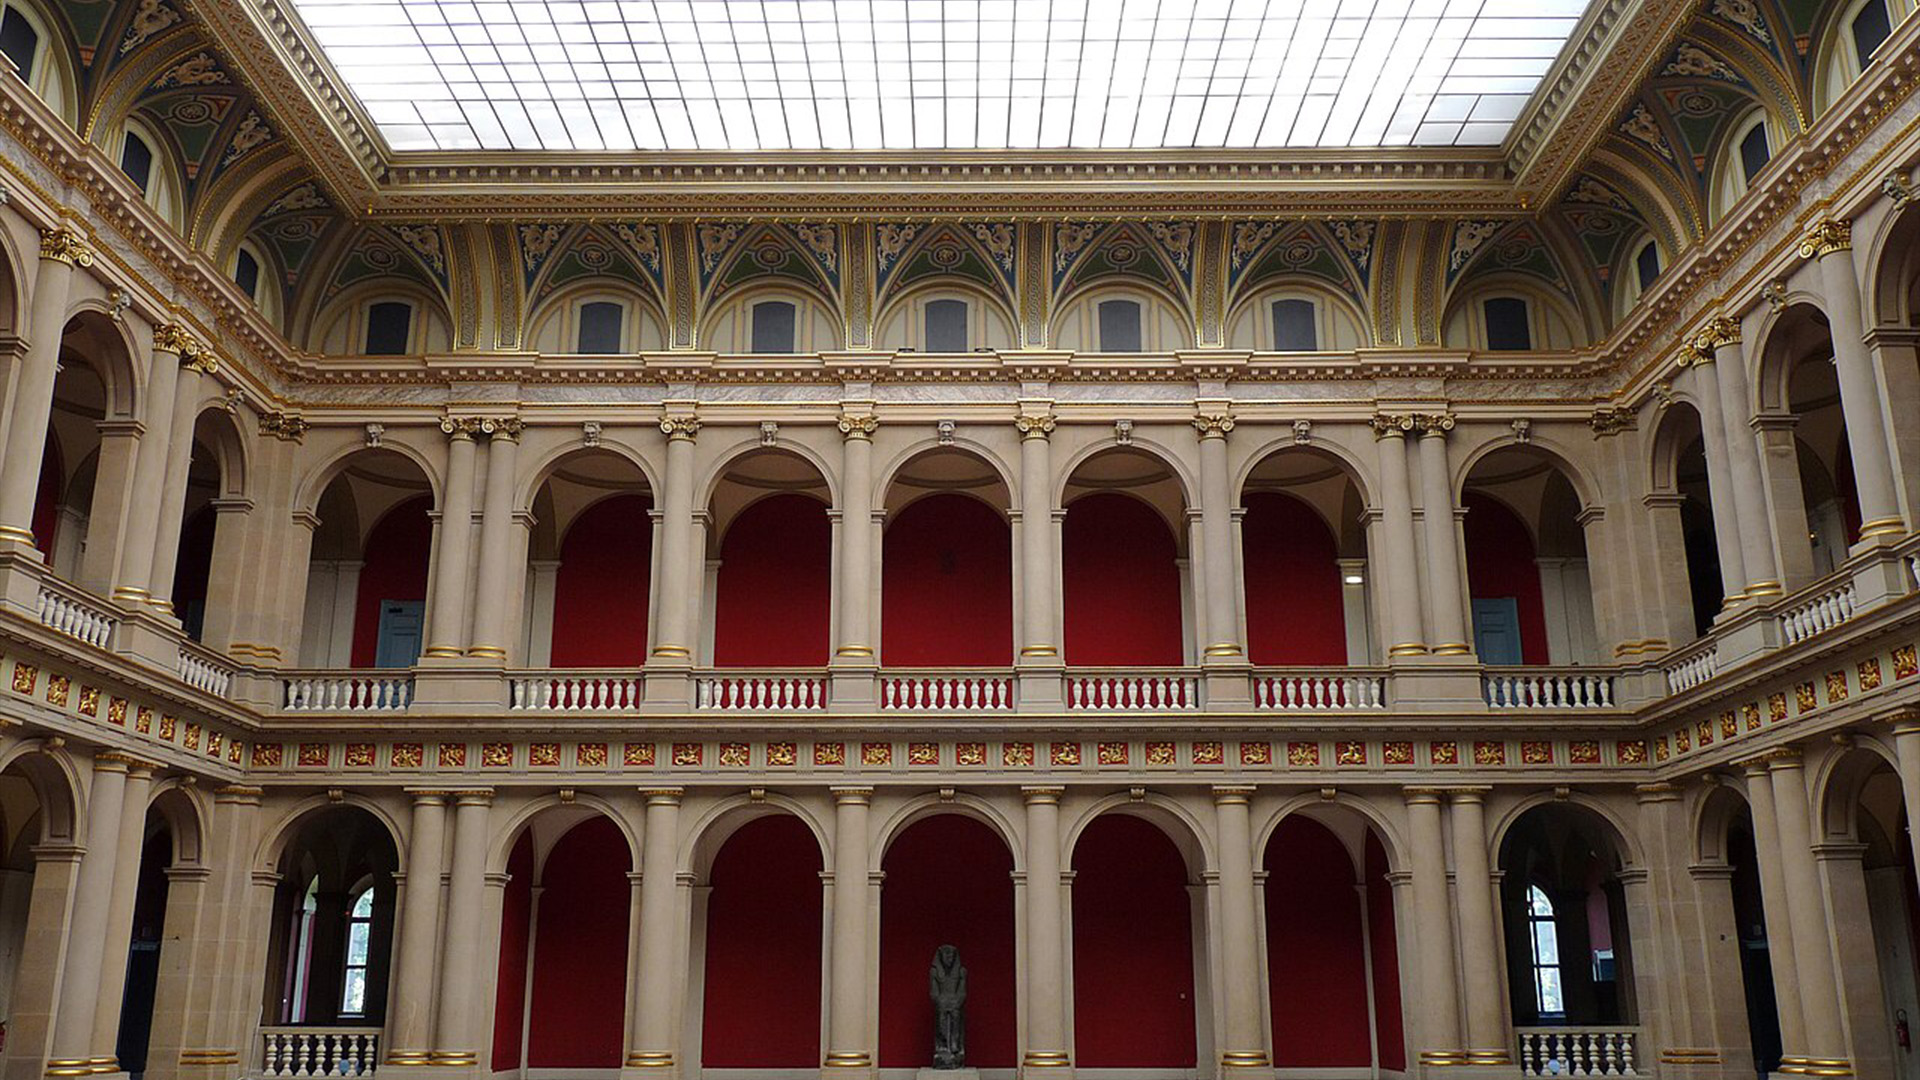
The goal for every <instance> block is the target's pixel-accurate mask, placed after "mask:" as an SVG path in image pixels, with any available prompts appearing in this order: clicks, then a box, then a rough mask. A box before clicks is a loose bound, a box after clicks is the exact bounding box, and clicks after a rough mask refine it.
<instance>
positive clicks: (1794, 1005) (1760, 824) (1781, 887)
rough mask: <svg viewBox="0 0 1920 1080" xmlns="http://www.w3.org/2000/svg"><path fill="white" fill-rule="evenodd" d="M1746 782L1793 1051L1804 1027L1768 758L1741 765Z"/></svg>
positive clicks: (1783, 1023)
mask: <svg viewBox="0 0 1920 1080" xmlns="http://www.w3.org/2000/svg"><path fill="white" fill-rule="evenodd" d="M1742 766H1743V767H1744V769H1745V773H1746V781H1747V788H1746V790H1747V804H1748V806H1749V807H1750V809H1751V811H1752V817H1753V852H1754V869H1755V870H1756V871H1758V873H1759V877H1760V900H1761V906H1762V908H1763V913H1764V914H1765V916H1766V922H1767V961H1768V963H1769V965H1770V966H1771V967H1772V968H1773V997H1774V1002H1775V1008H1776V1011H1777V1012H1778V1013H1779V1016H1780V1045H1781V1047H1782V1049H1784V1050H1793V1049H1795V1048H1798V1047H1802V1046H1805V1045H1806V1042H1807V1035H1806V1025H1805V1024H1804V1023H1802V1022H1801V1019H1800V990H1799V986H1800V980H1799V976H1798V970H1799V967H1798V965H1797V964H1795V963H1794V956H1793V920H1792V919H1791V918H1790V917H1789V916H1788V907H1789V905H1788V903H1787V884H1786V873H1785V871H1784V870H1782V869H1781V860H1780V816H1779V815H1778V814H1776V813H1775V812H1774V809H1773V782H1772V781H1771V780H1769V779H1768V777H1767V762H1766V759H1765V758H1754V759H1752V760H1750V761H1745V762H1742Z"/></svg>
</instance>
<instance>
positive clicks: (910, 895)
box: [880, 814, 1017, 1069]
mask: <svg viewBox="0 0 1920 1080" xmlns="http://www.w3.org/2000/svg"><path fill="white" fill-rule="evenodd" d="M880 869H881V871H882V872H883V873H884V874H885V880H886V884H885V886H884V887H883V889H882V892H881V902H880V1067H881V1068H883V1069H886V1068H917V1067H927V1066H930V1065H932V1064H933V1008H932V1005H931V1004H930V1003H929V1002H928V1000H927V971H928V968H929V965H931V963H932V962H933V953H934V950H935V949H938V948H939V947H940V946H942V945H952V946H954V947H956V948H957V949H959V951H960V962H961V963H962V964H964V965H966V968H967V1065H968V1066H969V1067H970V1068H980V1069H994V1068H1012V1067H1013V1066H1014V1065H1015V1063H1016V1061H1017V1056H1016V1046H1017V1041H1016V1038H1015V1031H1014V1025H1015V1013H1014V1001H1015V992H1016V991H1015V983H1014V949H1013V922H1014V915H1013V896H1014V892H1013V855H1012V853H1010V852H1009V851H1008V850H1007V845H1006V843H1005V842H1004V841H1002V840H1001V838H1000V835H999V834H998V833H996V832H995V831H994V830H993V829H991V828H989V827H988V826H987V825H985V824H983V823H981V822H979V821H976V820H974V819H972V818H970V817H965V816H963V815H960V814H935V815H932V816H930V817H926V818H922V819H921V820H919V821H916V822H914V823H913V824H911V825H909V826H907V828H906V830H905V831H903V832H902V833H900V835H899V836H897V837H895V838H894V840H893V843H892V844H891V845H889V846H888V848H887V853H886V856H885V858H884V859H883V860H882V861H881V866H880Z"/></svg>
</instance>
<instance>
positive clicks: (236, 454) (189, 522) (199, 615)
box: [155, 410, 246, 641]
mask: <svg viewBox="0 0 1920 1080" xmlns="http://www.w3.org/2000/svg"><path fill="white" fill-rule="evenodd" d="M240 454H241V450H240V441H239V437H238V433H237V432H236V431H234V430H233V426H232V421H231V419H230V418H228V416H227V415H226V413H224V412H220V411H216V410H208V411H206V412H203V413H201V414H200V416H199V418H198V419H197V420H196V421H195V423H194V429H193V448H192V453H191V457H190V458H189V460H188V465H187V490H186V500H185V503H184V505H183V506H182V507H181V518H180V538H179V543H178V545H177V546H176V548H175V552H174V560H173V567H172V569H173V573H172V577H171V581H170V585H171V591H169V592H168V593H167V594H166V595H167V596H168V597H170V598H171V599H172V601H173V613H174V615H175V616H176V617H178V618H179V620H180V625H181V628H182V629H183V630H184V631H185V632H186V633H187V635H188V636H189V637H191V638H193V639H194V640H195V641H203V640H207V630H208V629H209V626H210V624H211V625H212V627H213V629H214V630H215V632H216V634H217V635H218V634H224V632H225V627H226V625H227V624H228V622H229V621H230V619H231V611H230V609H231V607H232V592H233V589H234V587H235V585H236V584H237V579H238V577H239V572H238V567H236V566H233V565H232V559H231V555H229V559H228V561H227V565H224V566H221V567H220V569H221V571H222V572H221V573H220V574H219V575H218V576H217V577H216V575H215V573H214V571H215V566H216V563H215V552H217V551H219V550H221V547H222V545H223V544H224V545H226V546H227V547H229V548H230V547H232V546H233V545H234V543H235V541H236V540H237V539H238V530H239V522H240V519H239V518H238V517H237V516H235V515H234V514H233V513H223V512H222V511H223V510H239V509H243V508H244V507H245V506H246V504H245V503H244V502H243V501H240V500H238V499H234V500H233V501H231V502H226V503H223V502H222V500H223V499H227V498H230V497H233V496H238V495H240V494H241V493H242V491H243V488H242V483H241V482H242V479H243V478H242V477H241V476H240V475H238V474H239V473H240V471H241V469H242V462H241V458H240ZM155 569H156V575H157V573H158V572H159V571H161V570H164V569H166V567H164V566H158V567H156V568H155ZM210 613H211V615H212V618H211V619H209V614H210ZM216 640H217V638H216Z"/></svg>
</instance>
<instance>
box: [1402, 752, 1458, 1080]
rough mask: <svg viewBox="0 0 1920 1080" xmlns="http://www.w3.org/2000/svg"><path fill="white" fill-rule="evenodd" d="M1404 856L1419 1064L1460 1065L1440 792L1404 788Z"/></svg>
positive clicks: (1451, 916) (1450, 919) (1433, 1065)
mask: <svg viewBox="0 0 1920 1080" xmlns="http://www.w3.org/2000/svg"><path fill="white" fill-rule="evenodd" d="M1402 795H1403V797H1404V798H1405V799H1406V802H1407V845H1408V847H1407V850H1408V863H1409V874H1410V875H1411V877H1410V885H1411V887H1412V889H1413V919H1412V922H1413V952H1414V959H1415V963H1416V965H1417V967H1418V969H1419V981H1418V983H1417V990H1418V996H1417V997H1412V998H1410V999H1409V1001H1408V1005H1409V1006H1410V1007H1411V1008H1412V1010H1413V1011H1414V1012H1415V1013H1416V1014H1417V1015H1418V1017H1419V1021H1420V1023H1419V1028H1418V1030H1419V1032H1420V1036H1419V1042H1418V1048H1419V1060H1420V1064H1422V1065H1424V1066H1427V1067H1429V1068H1439V1067H1446V1066H1453V1065H1466V1064H1468V1063H1469V1057H1468V1054H1467V1052H1466V1051H1465V1050H1463V1049H1461V1047H1460V999H1459V986H1458V983H1457V982H1456V980H1455V978H1454V974H1453V962H1454V953H1453V912H1452V906H1453V905H1452V903H1451V902H1450V898H1449V897H1448V895H1447V854H1446V837H1445V836H1444V835H1443V834H1442V831H1441V823H1440V792H1439V790H1437V789H1435V788H1406V789H1404V790H1403V791H1402Z"/></svg>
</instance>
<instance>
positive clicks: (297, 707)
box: [280, 672, 413, 713]
mask: <svg viewBox="0 0 1920 1080" xmlns="http://www.w3.org/2000/svg"><path fill="white" fill-rule="evenodd" d="M280 684H281V686H282V687H283V688H284V691H285V692H284V694H283V696H282V697H281V701H282V702H283V703H284V708H285V709H286V711H288V712H344V713H365V712H400V711H402V710H404V709H405V708H406V707H407V706H408V705H410V704H412V703H413V677H412V676H411V675H384V674H371V673H348V672H310V673H305V674H293V675H288V676H286V677H284V678H282V679H281V680H280Z"/></svg>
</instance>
